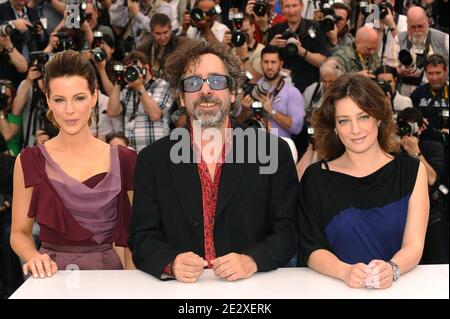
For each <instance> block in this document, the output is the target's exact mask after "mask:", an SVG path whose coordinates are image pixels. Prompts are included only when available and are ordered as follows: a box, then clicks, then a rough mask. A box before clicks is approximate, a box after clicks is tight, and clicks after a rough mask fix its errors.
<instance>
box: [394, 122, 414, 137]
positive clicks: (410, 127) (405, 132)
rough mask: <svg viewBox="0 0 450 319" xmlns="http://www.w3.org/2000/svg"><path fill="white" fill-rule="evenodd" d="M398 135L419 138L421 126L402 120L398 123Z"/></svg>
mask: <svg viewBox="0 0 450 319" xmlns="http://www.w3.org/2000/svg"><path fill="white" fill-rule="evenodd" d="M397 129H398V135H399V136H400V137H403V136H415V137H418V136H419V124H417V123H416V122H407V121H403V120H400V121H398V122H397Z"/></svg>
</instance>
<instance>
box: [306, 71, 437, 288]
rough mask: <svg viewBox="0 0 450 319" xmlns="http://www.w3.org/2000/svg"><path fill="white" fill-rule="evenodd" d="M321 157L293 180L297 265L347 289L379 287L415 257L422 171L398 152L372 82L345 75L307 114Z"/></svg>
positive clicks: (420, 231) (385, 106) (424, 193)
mask: <svg viewBox="0 0 450 319" xmlns="http://www.w3.org/2000/svg"><path fill="white" fill-rule="evenodd" d="M313 126H314V128H315V140H316V147H317V150H318V152H319V155H320V157H321V158H323V159H324V160H322V161H321V162H318V163H316V164H313V165H311V166H310V167H309V168H308V169H307V170H306V172H305V175H304V177H303V179H302V181H301V184H300V231H301V236H300V238H301V241H300V245H301V250H300V256H299V259H300V263H303V264H306V265H308V266H309V267H310V268H312V269H314V270H316V271H318V272H320V273H323V274H325V275H328V276H331V277H335V278H338V279H341V280H343V281H344V282H345V283H346V284H347V285H349V286H350V287H354V288H362V287H366V288H387V287H390V286H391V285H392V283H393V281H395V280H397V279H398V277H399V276H400V274H402V273H405V272H407V271H409V270H411V269H413V268H414V267H415V266H416V265H417V264H418V263H419V260H420V258H421V255H422V251H423V245H424V239H425V232H426V228H427V223H428V213H429V199H428V188H427V176H426V170H425V167H424V165H423V164H421V163H420V162H419V160H417V159H415V158H412V157H409V156H407V155H396V154H398V151H399V144H398V140H397V138H396V135H395V123H394V121H393V118H392V108H391V106H390V105H389V102H388V101H387V100H386V99H385V97H384V93H383V92H382V90H381V89H380V88H379V87H378V85H377V84H376V83H375V82H374V81H372V80H369V79H367V78H365V77H363V76H359V75H353V74H346V75H343V76H341V77H340V78H339V79H338V81H335V82H334V83H333V84H332V86H331V87H330V89H329V90H328V92H327V94H326V96H325V97H324V100H323V103H322V105H321V107H320V109H319V110H318V111H316V112H315V114H314V117H313Z"/></svg>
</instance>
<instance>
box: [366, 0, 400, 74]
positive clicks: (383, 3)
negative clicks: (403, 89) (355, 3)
mask: <svg viewBox="0 0 450 319" xmlns="http://www.w3.org/2000/svg"><path fill="white" fill-rule="evenodd" d="M374 5H376V6H377V7H378V12H379V15H380V17H379V20H375V21H369V22H368V23H366V24H365V25H366V26H368V27H373V28H375V29H376V30H377V31H378V36H379V39H380V44H379V47H378V56H379V57H380V58H381V64H382V65H389V66H392V67H397V66H398V63H399V61H398V52H399V39H398V35H399V34H400V33H401V32H405V31H407V22H406V16H405V15H403V14H398V13H396V12H395V11H394V6H395V0H375V1H374ZM366 10H367V9H366ZM362 17H364V18H367V13H366V15H362ZM374 23H375V24H374ZM376 23H378V24H379V25H377V24H376Z"/></svg>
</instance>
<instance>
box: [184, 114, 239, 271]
mask: <svg viewBox="0 0 450 319" xmlns="http://www.w3.org/2000/svg"><path fill="white" fill-rule="evenodd" d="M229 132H231V120H229V119H228V128H227V131H226V134H225V135H226V138H225V143H224V145H223V148H222V154H221V158H220V159H219V160H218V161H217V163H216V169H215V172H214V180H212V178H211V175H210V173H209V169H208V164H207V162H206V161H205V160H204V158H203V156H200V161H199V163H198V165H197V168H198V174H199V176H200V184H201V187H202V204H203V230H204V238H205V242H204V245H205V260H206V261H207V262H208V268H210V267H211V266H210V265H209V262H210V261H211V260H213V259H216V250H215V248H214V219H215V217H216V206H217V195H218V193H219V184H220V176H221V175H222V167H223V163H224V162H225V156H226V155H227V153H226V151H227V152H228V151H229V150H230V149H231V147H230V145H231V144H230V143H231V142H232V138H231V136H232V135H231V134H228V133H229ZM192 136H193V135H192V126H191V144H192V147H193V149H195V150H197V152H196V154H200V155H201V152H199V151H198V146H197V145H194V144H193V138H192Z"/></svg>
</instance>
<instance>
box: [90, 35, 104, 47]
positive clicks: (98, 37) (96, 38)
mask: <svg viewBox="0 0 450 319" xmlns="http://www.w3.org/2000/svg"><path fill="white" fill-rule="evenodd" d="M102 42H103V32H102V31H94V41H93V42H92V47H93V48H98V47H99V46H100V45H101V44H102Z"/></svg>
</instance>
